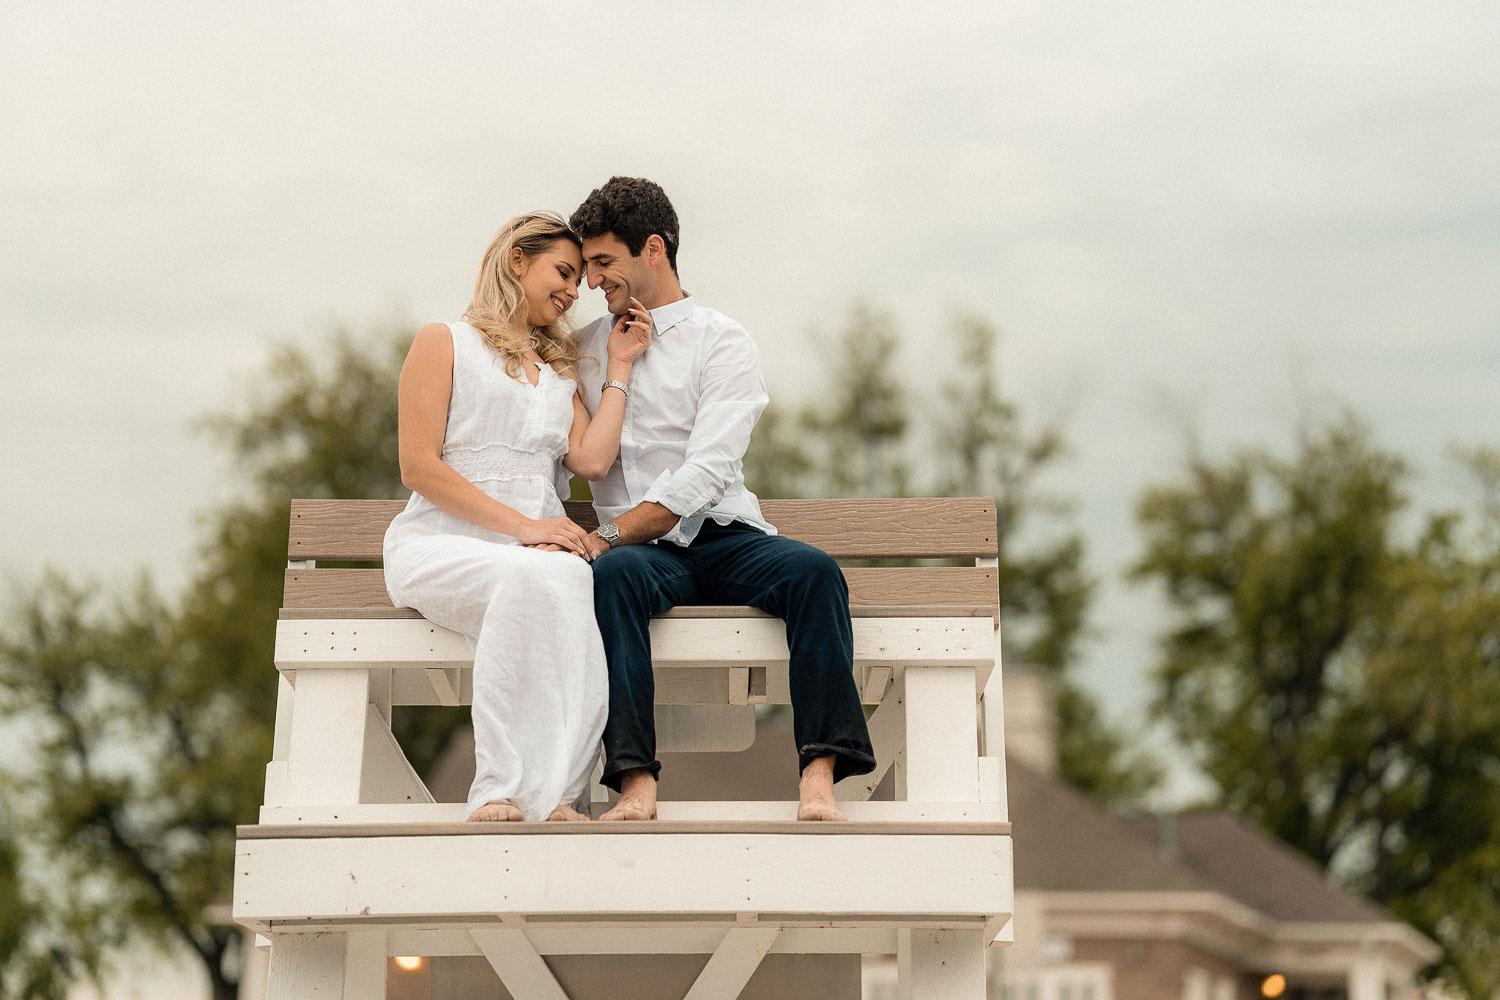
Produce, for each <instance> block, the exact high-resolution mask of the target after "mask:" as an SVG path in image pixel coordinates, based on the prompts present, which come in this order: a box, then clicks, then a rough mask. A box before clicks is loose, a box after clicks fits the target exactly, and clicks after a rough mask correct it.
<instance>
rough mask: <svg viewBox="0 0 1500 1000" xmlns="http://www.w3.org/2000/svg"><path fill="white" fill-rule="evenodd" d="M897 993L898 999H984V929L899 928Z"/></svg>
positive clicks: (897, 940) (897, 942) (897, 937)
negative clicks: (982, 930)
mask: <svg viewBox="0 0 1500 1000" xmlns="http://www.w3.org/2000/svg"><path fill="white" fill-rule="evenodd" d="M896 996H897V997H898V998H899V1000H984V997H985V983H984V941H983V939H982V932H980V931H968V930H904V929H903V930H899V931H897V932H896Z"/></svg>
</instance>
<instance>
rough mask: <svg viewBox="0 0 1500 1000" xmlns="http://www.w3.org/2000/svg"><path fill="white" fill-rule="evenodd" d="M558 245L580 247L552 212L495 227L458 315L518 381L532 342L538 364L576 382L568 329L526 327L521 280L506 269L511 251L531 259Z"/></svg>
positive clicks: (562, 322) (563, 324) (561, 325)
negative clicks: (469, 294) (470, 293)
mask: <svg viewBox="0 0 1500 1000" xmlns="http://www.w3.org/2000/svg"><path fill="white" fill-rule="evenodd" d="M558 240H567V241H568V242H569V243H571V244H573V245H574V246H576V247H578V248H579V249H582V248H583V241H582V240H581V239H579V238H578V234H577V233H575V232H573V230H572V229H569V228H568V224H567V223H566V222H564V221H563V219H562V216H560V215H557V214H555V213H553V212H527V213H526V214H525V215H518V216H516V217H515V218H514V219H511V220H510V221H509V222H507V223H506V224H505V225H503V226H501V227H500V231H499V232H498V233H496V234H495V238H494V239H493V240H491V241H490V245H489V247H488V248H487V249H486V250H485V251H484V260H483V261H482V262H481V263H480V265H479V276H478V277H477V278H475V279H474V298H473V300H472V301H470V303H469V308H468V309H466V310H464V319H465V320H467V321H468V322H469V324H470V325H472V326H473V327H474V328H475V329H476V330H478V331H479V332H480V333H481V334H483V335H484V339H485V342H486V343H488V344H489V345H490V346H491V347H492V348H494V349H495V351H496V353H498V354H499V355H500V357H501V359H502V360H503V361H504V363H505V373H506V374H507V375H509V376H510V377H511V378H520V377H522V375H521V372H522V359H523V358H524V357H525V356H526V352H527V350H528V349H530V348H531V347H532V342H533V340H535V347H536V352H537V354H538V355H539V356H540V357H541V359H542V361H543V363H545V364H548V365H551V366H552V369H553V371H555V372H557V373H558V374H559V375H562V376H564V377H566V378H570V379H572V380H573V381H575V382H576V381H578V361H579V357H578V341H577V340H576V339H575V338H574V336H573V327H572V324H570V323H569V322H568V321H567V319H566V318H565V317H564V318H560V319H559V320H558V322H556V323H551V324H548V325H546V326H536V325H534V324H530V323H528V322H527V320H526V299H525V296H524V295H523V294H522V292H521V281H520V279H519V278H517V277H516V275H515V273H514V272H512V271H511V269H510V268H511V262H512V259H513V257H514V254H515V252H516V251H520V252H521V253H522V254H523V255H525V256H526V257H536V256H537V255H538V254H541V253H543V252H545V251H546V250H547V249H548V248H549V247H551V246H552V244H553V243H555V242H556V241H558Z"/></svg>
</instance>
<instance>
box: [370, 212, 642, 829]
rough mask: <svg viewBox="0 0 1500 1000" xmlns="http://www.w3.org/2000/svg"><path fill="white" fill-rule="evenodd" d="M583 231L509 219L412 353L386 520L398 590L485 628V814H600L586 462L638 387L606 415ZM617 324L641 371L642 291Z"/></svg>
mask: <svg viewBox="0 0 1500 1000" xmlns="http://www.w3.org/2000/svg"><path fill="white" fill-rule="evenodd" d="M580 245H581V244H580V242H579V239H578V237H577V236H576V235H575V234H574V233H573V231H572V230H570V229H569V228H568V227H567V224H566V223H564V222H563V220H562V219H561V218H559V217H558V216H556V215H552V214H550V213H545V212H534V213H531V214H528V215H522V216H519V217H517V218H515V219H512V220H511V221H510V222H508V223H506V224H505V225H504V226H503V227H502V228H501V229H500V232H499V233H497V234H496V236H495V238H494V240H493V241H492V242H491V243H490V246H489V249H488V250H486V251H485V255H484V261H483V263H482V264H481V265H480V268H479V277H478V279H477V280H476V281H475V283H474V299H473V301H472V302H471V303H470V304H469V308H468V309H467V310H466V311H465V313H464V319H463V321H462V322H457V323H432V324H429V325H427V326H424V327H423V328H422V329H421V330H420V331H419V332H418V333H417V336H416V339H415V340H414V341H413V343H412V346H411V350H410V352H409V353H408V354H407V356H406V363H405V364H404V365H403V366H402V368H401V383H400V395H399V408H400V453H401V481H402V482H403V483H405V484H406V486H407V487H408V488H409V489H411V490H412V497H411V501H410V502H409V503H408V504H407V506H406V509H405V510H404V511H402V512H401V513H400V514H399V515H397V516H396V519H395V520H394V521H392V522H391V525H390V528H389V529H387V531H386V536H385V579H386V589H387V590H388V591H389V592H390V595H391V600H392V601H394V602H395V603H396V605H397V606H400V607H412V608H416V609H417V610H418V611H420V612H421V613H422V614H423V615H424V616H425V617H427V618H428V619H429V620H430V621H433V622H436V623H437V624H439V625H442V626H444V627H446V628H451V629H453V630H455V631H458V632H462V633H463V634H464V635H466V636H468V637H469V638H470V640H471V641H472V642H473V643H474V743H475V765H476V767H475V773H474V784H473V786H472V787H471V788H470V790H469V800H468V809H467V813H466V815H467V818H468V819H470V820H483V821H494V820H521V819H526V820H538V819H550V820H582V819H586V818H587V817H585V816H583V815H582V814H581V813H579V812H577V811H576V810H575V809H574V808H573V806H572V803H573V802H574V801H576V800H577V799H578V797H579V796H580V795H582V793H583V791H584V789H585V788H586V787H587V784H588V781H589V778H590V776H591V774H592V771H593V767H594V762H595V759H596V758H597V755H598V744H599V737H600V734H601V733H602V732H603V729H604V718H605V714H606V708H607V701H608V691H607V685H608V680H607V674H606V672H605V666H604V647H603V645H602V644H601V642H600V639H599V629H598V626H597V625H596V624H595V623H594V602H593V572H592V570H591V568H590V567H589V564H588V561H587V559H588V555H587V553H588V550H587V548H586V547H585V545H584V536H585V532H584V530H583V529H582V528H581V527H579V526H578V525H577V524H574V523H573V522H572V521H570V520H568V518H567V517H565V516H564V514H563V506H562V502H561V495H562V494H563V493H564V492H565V491H566V489H567V482H568V477H567V475H566V473H564V472H563V471H562V468H560V466H559V462H561V466H562V467H566V469H568V470H569V471H571V472H574V473H576V474H578V475H581V476H584V477H586V478H589V479H598V478H601V477H602V476H603V475H604V474H605V473H606V472H607V471H608V470H609V467H610V466H611V465H613V464H614V460H615V456H616V455H617V453H618V452H619V447H620V425H621V423H622V422H623V420H624V415H625V395H626V393H625V392H624V391H622V390H616V391H614V392H606V393H605V395H604V399H603V400H602V402H601V404H600V406H599V410H598V413H597V414H595V416H594V418H593V419H592V420H590V419H589V415H588V411H587V410H586V409H585V408H584V406H583V402H582V400H581V399H580V397H579V395H578V394H577V391H576V390H577V389H578V381H577V379H578V365H579V363H580V358H579V356H578V347H577V344H576V343H575V341H574V340H573V338H572V336H571V334H570V332H569V330H568V329H567V328H566V327H565V326H564V325H563V314H564V313H566V312H567V311H568V309H569V308H570V307H571V306H572V304H573V302H574V301H575V300H576V299H577V298H578V282H579V279H580V278H581V277H582V272H583V257H582V255H581V253H580V250H579V247H580ZM631 305H632V308H631V311H630V313H629V314H627V315H626V316H624V317H622V318H621V319H620V320H619V321H618V322H616V324H615V328H614V330H613V331H612V332H611V334H610V336H609V373H610V378H612V379H616V380H618V381H620V382H628V380H629V375H630V367H631V365H632V363H633V362H634V361H635V359H636V358H637V357H639V356H640V355H641V353H642V352H644V351H645V349H646V345H647V344H649V343H650V340H651V316H650V313H648V312H646V310H645V309H643V308H641V306H640V303H639V302H636V301H634V300H632V303H631Z"/></svg>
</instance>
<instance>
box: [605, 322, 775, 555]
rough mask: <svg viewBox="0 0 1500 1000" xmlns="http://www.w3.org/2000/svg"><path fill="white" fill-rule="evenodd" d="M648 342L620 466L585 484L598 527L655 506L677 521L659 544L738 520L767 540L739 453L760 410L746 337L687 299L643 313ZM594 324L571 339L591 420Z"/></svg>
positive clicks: (633, 384)
mask: <svg viewBox="0 0 1500 1000" xmlns="http://www.w3.org/2000/svg"><path fill="white" fill-rule="evenodd" d="M651 319H652V321H653V322H654V323H655V325H656V332H655V336H654V338H653V340H652V343H651V346H649V347H647V348H646V353H645V354H643V355H641V356H640V357H639V358H637V359H636V362H635V365H634V366H633V367H632V369H631V373H630V397H629V398H628V399H626V401H625V423H624V427H623V428H622V430H621V432H620V457H619V458H618V459H616V461H615V464H614V466H613V467H612V468H611V469H610V470H609V474H608V475H606V476H605V477H604V478H603V479H601V480H600V481H598V482H596V483H593V484H591V485H592V486H593V493H594V509H595V510H596V511H597V512H598V514H599V520H600V522H601V523H602V522H604V521H609V520H613V519H614V518H616V517H619V516H620V515H621V514H623V513H625V512H626V511H627V510H629V509H630V508H632V507H634V506H636V505H637V504H640V503H646V502H652V503H659V504H661V505H662V506H663V507H665V508H667V509H668V510H670V511H671V512H672V513H674V514H676V515H678V516H679V517H680V518H682V520H680V521H678V522H677V526H676V527H675V528H673V529H672V530H671V531H669V532H668V533H667V534H666V535H664V536H662V537H663V539H665V540H666V541H669V542H675V543H677V544H678V545H687V544H688V543H689V542H691V541H692V540H693V539H694V538H696V537H697V535H698V529H699V528H700V527H701V526H702V525H703V519H704V518H706V517H711V518H713V519H714V520H715V521H717V522H718V523H720V524H728V523H729V522H730V521H743V522H745V523H746V524H750V525H754V526H755V527H757V528H759V529H760V530H762V531H765V532H767V533H769V534H773V535H774V534H775V533H776V529H775V528H773V527H772V526H771V525H770V524H769V523H767V521H766V519H765V518H764V517H763V516H761V512H760V503H759V501H757V500H756V498H755V494H754V493H751V492H750V491H749V490H748V489H746V488H745V473H744V459H745V449H746V448H747V447H749V445H750V432H751V431H753V430H754V429H755V421H756V420H758V419H760V415H761V413H762V412H764V410H765V408H766V403H767V402H769V399H768V397H767V396H766V383H765V379H764V378H763V377H762V376H761V370H760V352H759V351H758V350H756V348H755V342H754V341H753V340H751V339H750V335H749V334H748V333H746V332H745V328H744V327H742V326H740V325H739V324H738V323H736V322H735V321H734V320H732V319H730V318H729V317H727V316H725V315H723V314H722V313H718V312H715V311H714V310H712V309H704V308H702V307H701V306H698V305H697V304H696V303H694V301H693V299H692V298H691V297H689V298H684V299H679V300H678V301H676V302H669V303H668V304H666V305H664V306H661V307H660V308H657V309H653V310H651ZM614 321H615V318H614V317H613V316H610V315H605V316H601V317H600V318H599V319H597V320H595V321H594V322H593V323H590V324H589V325H588V326H586V327H584V328H583V329H582V330H580V331H579V332H578V343H579V348H580V350H581V352H582V353H583V354H584V355H585V356H587V357H592V358H593V359H594V360H595V362H596V364H589V363H588V362H584V364H583V366H582V378H583V398H584V405H585V406H587V407H588V411H589V413H590V414H591V415H592V414H594V413H597V412H598V411H599V398H600V395H601V390H602V389H603V386H604V379H605V378H606V377H607V375H606V365H607V363H608V360H607V359H608V354H609V351H608V340H609V330H610V327H611V326H612V325H613V323H614Z"/></svg>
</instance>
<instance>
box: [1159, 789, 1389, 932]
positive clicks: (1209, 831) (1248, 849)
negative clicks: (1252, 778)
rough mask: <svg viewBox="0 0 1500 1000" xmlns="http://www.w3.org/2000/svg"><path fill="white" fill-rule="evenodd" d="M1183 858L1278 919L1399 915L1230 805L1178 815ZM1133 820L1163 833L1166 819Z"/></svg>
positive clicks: (1235, 896)
mask: <svg viewBox="0 0 1500 1000" xmlns="http://www.w3.org/2000/svg"><path fill="white" fill-rule="evenodd" d="M1175 823H1176V831H1175V837H1174V840H1175V842H1176V850H1177V853H1178V856H1179V857H1180V858H1181V860H1182V863H1183V864H1185V865H1187V866H1188V867H1190V868H1192V869H1193V871H1195V872H1197V873H1198V874H1199V875H1201V876H1202V877H1203V878H1205V879H1207V880H1208V881H1209V882H1211V883H1212V884H1213V885H1214V886H1215V887H1217V888H1218V889H1219V891H1221V892H1223V893H1224V894H1225V895H1226V896H1229V897H1231V898H1233V899H1236V900H1238V901H1239V902H1241V903H1244V904H1245V905H1246V906H1250V907H1253V908H1254V909H1257V910H1259V911H1260V912H1262V913H1264V914H1266V915H1268V916H1271V917H1275V918H1276V919H1277V920H1294V921H1325V920H1333V921H1339V922H1346V923H1365V922H1381V921H1388V920H1394V919H1395V918H1394V917H1393V916H1391V914H1389V913H1387V912H1386V911H1385V910H1384V909H1382V908H1381V907H1380V906H1378V905H1377V904H1375V903H1374V902H1372V901H1370V900H1368V899H1366V898H1364V897H1363V896H1359V895H1356V894H1354V893H1352V892H1350V891H1348V890H1347V889H1344V888H1343V887H1341V886H1339V885H1337V884H1335V883H1334V882H1332V881H1331V880H1330V879H1329V878H1328V877H1327V876H1326V875H1325V874H1324V873H1323V871H1322V869H1320V868H1319V867H1318V866H1317V865H1316V864H1314V863H1313V861H1312V859H1311V858H1308V857H1307V856H1305V855H1303V854H1302V853H1301V852H1299V851H1296V850H1294V849H1293V848H1291V847H1289V846H1287V845H1286V844H1284V843H1282V842H1281V841H1279V840H1277V839H1276V838H1274V837H1271V836H1268V835H1267V834H1265V833H1262V832H1261V831H1260V830H1257V829H1256V828H1255V827H1253V826H1251V825H1250V824H1249V823H1248V822H1246V821H1245V820H1244V819H1242V818H1241V817H1239V816H1237V815H1235V814H1234V813H1231V812H1228V811H1227V810H1213V811H1205V812H1189V813H1183V814H1180V815H1178V816H1176V817H1175ZM1132 825H1133V826H1135V827H1136V829H1137V830H1138V831H1140V833H1141V834H1142V835H1143V836H1144V837H1147V838H1151V837H1156V836H1158V835H1159V834H1158V831H1159V830H1160V825H1161V824H1160V821H1159V820H1158V819H1157V818H1156V817H1152V816H1143V817H1139V818H1137V819H1135V820H1134V821H1133V824H1132Z"/></svg>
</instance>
